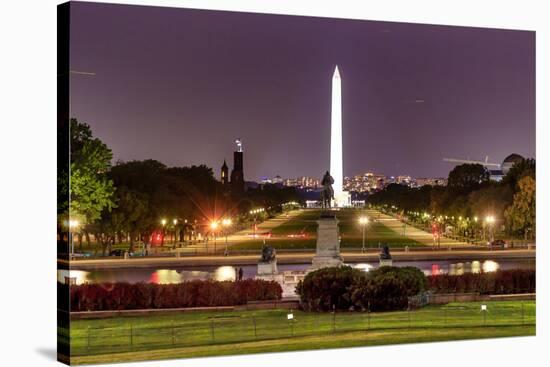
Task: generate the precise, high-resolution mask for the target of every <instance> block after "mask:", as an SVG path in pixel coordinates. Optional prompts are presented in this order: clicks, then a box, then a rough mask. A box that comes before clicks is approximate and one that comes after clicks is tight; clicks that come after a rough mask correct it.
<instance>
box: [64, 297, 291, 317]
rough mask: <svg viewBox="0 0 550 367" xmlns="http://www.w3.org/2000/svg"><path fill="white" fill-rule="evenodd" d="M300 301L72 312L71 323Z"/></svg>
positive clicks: (268, 307)
mask: <svg viewBox="0 0 550 367" xmlns="http://www.w3.org/2000/svg"><path fill="white" fill-rule="evenodd" d="M299 307H300V302H299V301H298V300H280V301H251V302H248V303H247V304H246V305H238V306H221V307H187V308H165V309H142V310H112V311H79V312H71V313H70V318H71V321H75V320H90V319H108V318H113V317H135V316H161V315H162V316H170V315H177V314H180V313H184V312H185V313H190V312H231V311H245V310H246V311H251V310H277V309H294V310H295V309H298V308H299Z"/></svg>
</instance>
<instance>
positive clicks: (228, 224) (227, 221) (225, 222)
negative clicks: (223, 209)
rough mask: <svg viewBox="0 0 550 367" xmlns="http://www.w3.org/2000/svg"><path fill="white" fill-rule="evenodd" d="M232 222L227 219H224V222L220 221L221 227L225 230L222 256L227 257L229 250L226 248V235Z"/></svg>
mask: <svg viewBox="0 0 550 367" xmlns="http://www.w3.org/2000/svg"><path fill="white" fill-rule="evenodd" d="M231 224H232V222H231V219H229V218H225V219H224V220H222V225H223V226H224V228H225V231H224V232H225V252H224V255H225V256H227V255H228V254H229V250H228V248H227V234H228V229H229V227H230V226H231Z"/></svg>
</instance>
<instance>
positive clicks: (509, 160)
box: [500, 153, 525, 176]
mask: <svg viewBox="0 0 550 367" xmlns="http://www.w3.org/2000/svg"><path fill="white" fill-rule="evenodd" d="M524 159H525V158H523V157H522V156H521V155H519V154H516V153H512V154H510V155H509V156H508V157H506V158H504V161H502V164H501V165H500V169H501V170H502V175H503V176H506V175H507V174H508V171H510V168H512V166H513V165H514V164H516V163H521V162H523V160H524Z"/></svg>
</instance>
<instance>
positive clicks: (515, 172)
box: [502, 158, 536, 190]
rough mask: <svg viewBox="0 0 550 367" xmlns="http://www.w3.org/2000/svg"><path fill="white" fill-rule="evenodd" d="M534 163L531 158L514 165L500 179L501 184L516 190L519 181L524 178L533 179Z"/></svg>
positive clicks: (534, 172)
mask: <svg viewBox="0 0 550 367" xmlns="http://www.w3.org/2000/svg"><path fill="white" fill-rule="evenodd" d="M535 174H536V162H535V160H534V159H532V158H528V159H524V160H522V161H521V162H518V163H515V164H514V165H513V166H512V168H510V170H509V171H508V173H507V174H506V176H504V178H503V179H502V184H503V185H507V186H509V187H510V188H511V189H513V190H516V188H517V185H518V182H519V180H521V179H522V178H523V177H525V176H529V177H532V178H533V179H535Z"/></svg>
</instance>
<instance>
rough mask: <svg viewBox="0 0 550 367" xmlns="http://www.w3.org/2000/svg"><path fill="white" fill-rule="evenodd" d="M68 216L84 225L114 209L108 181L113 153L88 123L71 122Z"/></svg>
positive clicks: (74, 120) (109, 181)
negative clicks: (96, 136)
mask: <svg viewBox="0 0 550 367" xmlns="http://www.w3.org/2000/svg"><path fill="white" fill-rule="evenodd" d="M70 134H71V138H70V151H71V159H70V169H71V171H70V187H69V197H70V202H69V213H70V217H71V219H77V220H78V221H79V222H81V224H82V225H86V224H91V223H93V222H94V221H96V220H98V219H100V217H101V213H102V212H103V210H108V211H110V210H111V209H112V208H113V207H115V202H114V200H113V195H114V192H115V188H114V186H113V182H112V181H111V180H109V179H108V178H107V175H106V173H107V171H108V170H109V168H110V166H111V159H112V152H111V150H110V149H109V148H108V147H107V145H105V144H104V143H103V142H102V141H101V140H100V139H98V138H94V137H93V135H92V131H91V129H90V127H89V126H88V125H87V124H84V123H79V122H78V121H77V120H76V119H74V118H73V119H71V126H70Z"/></svg>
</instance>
